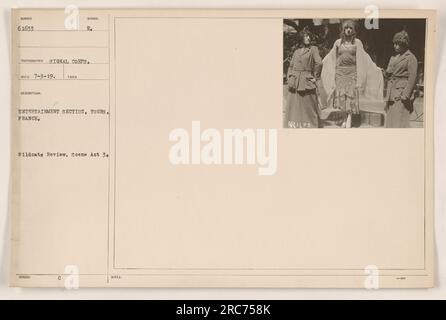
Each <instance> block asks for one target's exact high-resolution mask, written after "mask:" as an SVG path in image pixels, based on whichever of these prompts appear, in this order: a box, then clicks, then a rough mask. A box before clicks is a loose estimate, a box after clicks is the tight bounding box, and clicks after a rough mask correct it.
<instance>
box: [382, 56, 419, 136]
mask: <svg viewBox="0 0 446 320" xmlns="http://www.w3.org/2000/svg"><path fill="white" fill-rule="evenodd" d="M417 67H418V61H417V58H416V57H415V56H414V55H413V53H412V52H410V50H407V51H406V52H404V53H402V54H400V55H395V56H392V57H391V58H390V61H389V65H388V67H387V70H386V78H388V82H387V93H386V102H387V106H386V109H387V115H386V127H388V128H407V127H409V115H410V113H412V111H413V97H412V94H413V91H414V88H415V83H416V81H417Z"/></svg>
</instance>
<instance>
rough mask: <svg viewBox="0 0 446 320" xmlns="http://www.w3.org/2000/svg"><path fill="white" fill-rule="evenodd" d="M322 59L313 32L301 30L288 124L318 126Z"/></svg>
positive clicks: (290, 82) (291, 72)
mask: <svg viewBox="0 0 446 320" xmlns="http://www.w3.org/2000/svg"><path fill="white" fill-rule="evenodd" d="M321 67H322V59H321V57H320V55H319V51H318V48H317V47H315V46H312V45H311V33H310V32H309V30H307V29H304V30H303V31H301V32H300V33H299V43H298V48H297V49H296V50H295V51H294V54H293V57H292V58H291V61H290V66H289V68H288V73H287V85H288V97H287V108H286V109H287V122H286V127H288V128H318V127H319V125H320V119H319V113H318V98H317V93H316V79H318V78H319V77H320V72H321Z"/></svg>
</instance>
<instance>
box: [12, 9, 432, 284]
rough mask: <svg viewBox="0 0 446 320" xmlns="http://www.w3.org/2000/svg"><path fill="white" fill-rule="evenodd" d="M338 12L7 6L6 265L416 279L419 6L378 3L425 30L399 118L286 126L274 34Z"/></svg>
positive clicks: (423, 280)
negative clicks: (407, 117)
mask: <svg viewBox="0 0 446 320" xmlns="http://www.w3.org/2000/svg"><path fill="white" fill-rule="evenodd" d="M345 18H353V19H365V18H368V16H367V15H366V14H365V13H364V12H362V11H361V10H358V11H346V10H342V11H336V10H329V11H327V10H313V11H312V10H147V9H131V10H126V9H101V10H93V9H82V8H81V9H78V8H74V7H73V8H67V9H16V10H13V11H12V84H13V86H12V101H13V104H12V128H13V132H12V137H13V140H12V172H11V175H12V189H11V190H12V191H11V214H12V227H13V230H12V238H11V245H12V264H11V272H10V275H11V277H10V283H11V285H12V286H20V287H41V286H42V287H47V286H48V287H64V286H65V287H67V286H76V285H78V286H80V287H90V286H100V287H359V288H363V287H366V288H378V287H379V288H389V287H390V288H406V287H432V286H433V285H434V280H433V273H434V261H433V146H434V144H433V103H434V101H433V92H434V91H433V88H434V68H435V61H434V46H435V12H433V11H421V10H420V11H407V10H392V11H380V12H379V19H406V20H405V21H409V22H408V23H406V24H405V25H406V29H407V30H408V32H409V35H410V36H411V37H412V38H415V39H420V37H421V38H423V39H424V48H420V42H419V41H418V40H417V41H418V42H415V43H411V46H413V47H414V48H413V50H412V51H413V52H414V54H415V56H417V58H418V61H419V62H421V63H419V67H420V68H422V69H421V70H422V72H421V73H422V76H423V79H422V80H423V81H422V83H421V82H420V83H418V87H417V88H418V89H419V90H421V89H422V95H418V97H417V99H418V100H416V101H418V109H416V110H415V112H416V114H413V113H412V114H411V124H415V125H414V126H412V127H410V128H384V127H383V126H379V125H378V126H372V125H366V123H367V121H368V120H367V119H369V118H370V117H372V116H374V113H376V114H378V116H380V117H381V115H382V117H385V116H386V113H385V111H384V109H379V108H380V107H378V109H379V110H378V111H376V112H375V111H373V112H369V111H370V110H369V111H367V112H366V111H364V110H362V111H361V116H362V118H361V119H362V123H363V125H361V126H360V127H359V128H342V126H341V127H339V126H338V124H336V123H334V124H333V123H332V124H333V125H332V126H331V127H330V126H328V125H327V126H326V127H324V128H300V129H288V128H283V123H284V121H283V119H284V118H283V117H284V106H285V105H286V102H287V98H288V92H287V88H286V84H285V77H286V75H285V73H286V70H285V67H284V64H285V62H286V58H287V57H286V56H285V53H284V52H285V51H286V49H287V48H288V47H287V46H288V45H289V42H286V40H287V39H288V38H286V37H287V36H290V38H289V39H291V40H289V41H291V42H292V41H294V40H293V39H295V38H296V39H297V34H298V31H299V30H300V28H301V27H302V26H303V24H304V23H309V24H310V25H311V27H312V28H313V29H314V30H316V31H318V30H321V29H320V28H321V26H324V25H325V26H327V30H333V28H337V24H339V23H340V21H342V19H345ZM284 19H287V21H288V22H289V21H292V22H294V23H295V24H296V26H295V30H294V31H293V30H290V29H289V28H290V26H289V24H287V23H284V22H285V20H284ZM411 19H413V20H417V19H418V20H420V19H421V20H424V21H425V24H424V25H425V29H424V30H421V31H420V30H419V29H417V30H418V31H419V32H418V33H416V34H415V32H412V33H413V35H412V34H411V30H412V29H410V28H411V26H412V22H411ZM308 21H310V22H308ZM355 21H359V23H360V22H361V21H364V20H355ZM387 25H389V24H385V21H384V20H383V23H382V24H381V27H382V28H385V27H386V26H387ZM361 30H363V28H362V29H361ZM413 30H415V29H413ZM376 32H378V31H376ZM362 34H364V35H369V34H373V32H372V31H370V33H368V31H367V32H366V31H364V32H363V33H362ZM294 37H295V38H294ZM336 37H337V35H336ZM357 37H358V39H361V34H359V33H358V35H357ZM417 37H418V38H417ZM367 39H368V42H367ZM370 39H371V40H370ZM373 39H374V38H373V37H372V38H363V39H361V41H362V43H363V44H364V43H366V44H367V46H366V47H365V49H366V51H367V52H369V53H370V52H373V50H375V49H376V48H377V44H376V43H374V42H373V41H374V40H373ZM383 41H384V40H383ZM332 45H333V43H329V44H328V45H327V46H328V47H329V48H330V47H331V46H332ZM383 46H384V47H383V48H385V50H381V51H380V50H378V49H376V50H375V52H376V55H374V54H372V53H370V56H371V57H372V59H373V60H374V61H375V62H376V63H377V65H378V67H382V68H383V69H385V68H386V67H387V61H388V56H389V54H390V52H391V51H392V41H391V38H390V40H389V42H388V43H386V44H383ZM374 48H375V49H374ZM322 58H323V57H322ZM379 61H385V64H384V65H383V64H382V63H379ZM419 73H420V69H419ZM420 88H421V89H420ZM419 92H421V91H419ZM361 104H362V105H365V104H366V103H362V102H361V101H360V108H361V106H362V105H361ZM420 105H421V107H420ZM379 106H381V105H379ZM285 116H286V115H285ZM367 117H369V118H367ZM420 119H421V120H420ZM369 123H371V122H369ZM420 123H421V125H420ZM325 124H327V123H325Z"/></svg>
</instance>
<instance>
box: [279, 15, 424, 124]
mask: <svg viewBox="0 0 446 320" xmlns="http://www.w3.org/2000/svg"><path fill="white" fill-rule="evenodd" d="M425 33H426V21H425V19H379V20H375V21H373V23H371V21H368V20H367V19H292V18H290V19H284V20H283V84H284V90H283V92H284V96H283V127H284V128H423V126H424V120H423V114H424V71H423V70H424V55H425Z"/></svg>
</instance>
